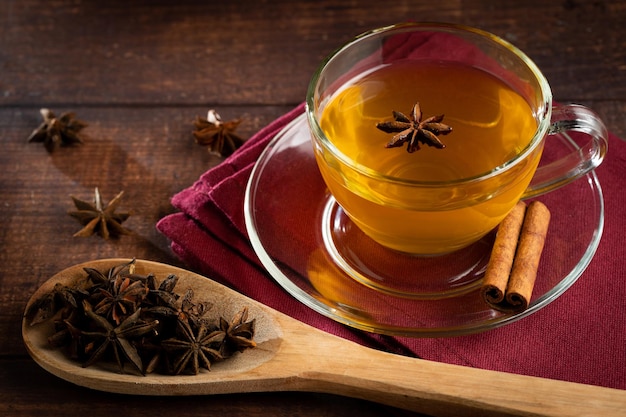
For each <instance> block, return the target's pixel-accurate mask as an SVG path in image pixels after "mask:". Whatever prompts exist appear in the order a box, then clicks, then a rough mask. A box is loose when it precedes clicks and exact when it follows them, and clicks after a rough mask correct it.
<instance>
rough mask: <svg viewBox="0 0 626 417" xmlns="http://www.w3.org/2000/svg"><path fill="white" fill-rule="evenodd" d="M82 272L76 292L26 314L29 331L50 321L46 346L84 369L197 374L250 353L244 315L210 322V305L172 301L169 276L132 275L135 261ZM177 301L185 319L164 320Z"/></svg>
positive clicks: (63, 292) (63, 290) (46, 300)
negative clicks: (112, 365) (181, 304)
mask: <svg viewBox="0 0 626 417" xmlns="http://www.w3.org/2000/svg"><path fill="white" fill-rule="evenodd" d="M84 270H85V276H84V277H83V278H81V279H80V280H79V281H78V282H77V283H76V285H74V286H72V287H68V286H65V285H62V284H58V285H57V286H55V287H54V289H53V290H52V291H51V292H50V293H49V294H46V295H44V296H43V297H41V298H40V299H39V300H37V301H35V302H34V303H33V304H32V305H31V307H30V308H29V310H28V311H27V312H26V316H27V318H28V319H29V320H30V325H37V324H40V323H42V322H45V321H48V320H54V333H53V334H51V335H50V336H49V338H48V343H49V344H50V346H52V347H54V348H63V349H64V350H65V351H66V352H67V354H68V355H69V356H70V358H72V359H75V360H77V361H79V362H81V363H82V365H83V366H84V367H88V366H92V365H94V364H96V363H98V364H104V365H105V366H104V367H105V368H107V366H106V364H107V363H111V362H113V363H116V364H117V367H118V369H119V372H125V365H126V364H130V365H131V367H132V368H133V369H134V370H136V371H138V372H139V373H141V374H144V375H145V374H147V373H152V372H158V373H162V374H174V375H178V374H197V373H199V372H200V368H205V369H209V370H210V368H211V364H212V363H215V362H217V361H223V360H226V359H227V358H229V357H231V356H232V355H233V354H234V353H235V352H243V351H244V350H245V349H248V348H253V347H255V346H256V343H255V342H254V340H253V338H254V324H255V321H254V319H253V320H248V310H247V309H246V308H244V309H243V310H242V311H240V312H239V313H237V314H236V315H235V316H234V317H233V318H232V320H231V321H230V322H229V321H227V320H226V319H225V318H224V317H222V316H221V315H220V314H217V316H216V317H210V316H209V315H207V310H208V309H210V308H211V307H212V306H211V305H210V304H209V303H207V302H198V301H196V300H194V299H193V292H192V291H187V292H186V294H185V296H181V295H180V294H178V293H176V291H175V286H176V284H177V282H178V278H177V277H176V276H175V275H170V276H168V277H167V278H165V279H164V280H163V281H162V282H161V283H160V284H158V282H157V279H156V277H155V276H154V275H152V274H148V275H140V274H137V273H135V261H134V260H133V261H131V262H128V263H125V264H122V265H117V266H115V267H113V268H111V269H110V270H108V271H99V270H96V269H93V268H84ZM131 289H132V290H131ZM180 298H184V299H185V301H184V303H185V304H186V307H185V314H184V315H180V314H170V313H169V312H167V311H168V310H170V309H172V310H178V308H177V307H175V305H176V301H177V300H179V299H180ZM197 306H202V307H198V308H196V307H197Z"/></svg>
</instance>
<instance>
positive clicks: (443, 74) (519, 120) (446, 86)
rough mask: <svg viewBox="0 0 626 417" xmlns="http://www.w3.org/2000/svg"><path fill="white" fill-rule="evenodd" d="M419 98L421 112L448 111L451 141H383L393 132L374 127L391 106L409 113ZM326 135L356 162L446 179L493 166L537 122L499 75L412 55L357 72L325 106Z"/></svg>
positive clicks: (517, 147) (523, 142)
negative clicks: (440, 145) (410, 147)
mask: <svg viewBox="0 0 626 417" xmlns="http://www.w3.org/2000/svg"><path fill="white" fill-rule="evenodd" d="M416 102H419V103H420V106H421V108H422V112H423V119H426V118H428V117H430V116H434V115H439V114H444V115H445V118H444V120H443V122H444V123H446V124H448V125H450V126H452V128H453V132H452V133H450V134H449V135H447V136H440V139H441V140H442V141H443V142H444V143H445V144H446V148H445V149H435V148H431V147H429V146H427V145H421V149H419V150H418V151H416V152H414V153H412V154H409V153H408V152H406V149H405V147H400V148H392V149H385V144H386V143H387V142H388V141H389V140H390V139H391V137H392V136H393V134H389V133H385V132H382V131H380V130H378V129H377V128H376V123H377V122H381V121H386V120H392V119H393V117H392V110H397V111H400V112H402V113H404V114H405V115H407V116H410V113H411V109H412V108H413V105H414V104H415V103H416ZM320 124H321V126H322V129H323V130H324V132H325V133H326V135H327V137H328V138H329V139H330V140H331V142H333V143H334V144H335V146H336V147H337V148H338V149H339V150H340V151H341V152H343V153H344V154H345V155H347V156H349V157H351V158H353V159H354V160H355V161H356V162H357V163H360V164H363V165H365V166H366V167H369V168H371V169H374V170H376V171H378V172H381V173H384V174H386V175H391V176H395V177H400V178H404V179H411V180H421V181H446V180H455V179H461V178H468V177H473V176H476V175H480V174H483V173H485V172H488V171H491V170H492V169H494V168H495V167H497V166H499V165H502V164H503V163H505V162H506V161H508V160H510V159H511V158H513V157H514V156H515V155H517V154H518V153H520V152H521V151H522V150H523V149H524V148H525V147H526V146H527V145H528V143H529V141H530V140H531V138H532V137H533V135H534V133H535V131H536V128H537V124H536V121H535V119H534V118H533V114H532V110H531V108H530V106H529V105H528V103H527V102H526V101H525V100H524V98H523V97H521V96H520V95H519V94H518V93H517V92H515V91H514V90H513V89H511V88H510V87H509V86H508V85H506V84H505V83H504V82H502V81H501V80H500V79H498V78H496V77H495V76H493V75H491V74H488V73H486V72H484V71H482V70H479V69H476V68H471V67H467V66H462V65H452V64H441V63H430V62H418V63H415V62H407V63H405V64H398V63H394V65H391V66H381V67H379V68H377V69H376V70H374V71H372V72H369V73H368V74H366V75H365V76H362V77H361V78H359V79H357V80H354V81H353V82H351V83H350V84H348V85H347V86H346V87H345V88H342V89H341V90H340V91H339V92H338V94H336V95H335V96H334V97H333V98H331V100H330V101H329V103H328V104H327V106H326V108H325V109H324V111H323V113H322V116H321V119H320Z"/></svg>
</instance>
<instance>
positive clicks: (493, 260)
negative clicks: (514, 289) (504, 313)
mask: <svg viewBox="0 0 626 417" xmlns="http://www.w3.org/2000/svg"><path fill="white" fill-rule="evenodd" d="M525 214H526V204H524V202H522V201H520V202H519V203H517V205H516V206H515V207H514V208H513V210H512V211H511V212H510V213H509V214H508V215H507V216H506V217H505V218H504V220H503V221H502V223H500V225H499V226H498V231H497V233H496V239H495V241H494V243H493V249H492V250H491V257H490V258H489V263H488V264H487V270H486V271H485V276H484V278H483V284H482V287H481V295H482V297H483V299H484V300H485V302H486V303H487V304H489V306H491V307H492V308H497V306H498V305H499V304H500V303H502V302H503V301H504V294H505V292H506V287H507V285H508V282H509V276H510V275H511V269H512V268H513V259H514V258H515V251H516V249H517V241H518V239H519V235H520V232H521V230H522V224H523V222H524V215H525Z"/></svg>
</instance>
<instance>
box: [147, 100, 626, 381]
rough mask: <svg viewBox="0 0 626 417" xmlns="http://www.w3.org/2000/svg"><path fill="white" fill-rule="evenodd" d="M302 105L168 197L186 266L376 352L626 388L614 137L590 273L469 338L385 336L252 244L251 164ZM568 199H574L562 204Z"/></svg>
mask: <svg viewBox="0 0 626 417" xmlns="http://www.w3.org/2000/svg"><path fill="white" fill-rule="evenodd" d="M303 111H304V106H303V105H299V106H298V107H296V108H295V109H293V110H292V111H290V112H289V113H287V114H285V115H284V116H282V117H280V118H279V119H277V120H275V121H274V122H272V123H271V124H269V125H268V126H266V127H265V128H263V129H262V130H260V131H259V132H258V133H257V134H255V135H254V136H253V137H251V138H250V139H249V140H248V141H247V142H246V143H245V144H244V146H242V147H241V148H240V149H239V150H238V151H237V152H235V153H234V154H233V155H231V156H230V157H229V158H227V159H226V160H224V162H223V163H222V164H220V165H218V166H217V167H215V168H213V169H211V170H209V171H207V172H206V173H205V174H203V175H202V176H201V177H200V178H199V179H198V181H196V182H195V183H194V184H193V185H192V186H191V187H189V188H187V189H185V190H183V191H182V192H180V193H178V194H176V195H175V196H174V197H173V198H172V204H173V205H174V206H175V207H176V208H177V209H178V210H180V212H178V213H175V214H172V215H168V216H166V217H164V218H163V219H161V220H160V221H159V223H158V224H157V228H158V230H160V231H161V233H163V234H164V235H165V236H167V237H168V238H169V239H171V242H172V243H171V247H172V250H173V251H174V252H175V253H176V254H177V255H178V256H179V257H180V258H181V259H182V260H183V261H184V262H185V263H186V264H187V265H188V267H189V268H190V269H192V270H195V271H198V272H199V273H202V274H204V275H206V276H208V277H210V278H212V279H215V280H216V281H219V282H222V283H224V284H226V285H228V286H230V287H231V288H234V289H235V290H237V291H239V292H241V293H243V294H245V295H247V296H249V297H251V298H253V299H256V300H258V301H260V302H262V303H264V304H266V305H268V306H270V307H272V308H274V309H277V310H279V311H281V312H283V313H285V314H287V315H290V316H292V317H294V318H297V319H299V320H300V321H302V322H305V323H307V324H310V325H312V326H315V327H317V328H320V329H322V330H325V331H327V332H329V333H333V334H336V335H338V336H340V337H343V338H346V339H349V340H352V341H355V342H357V343H360V344H363V345H366V346H370V347H373V348H376V349H381V350H385V351H389V352H394V353H397V354H403V355H407V356H416V357H421V358H424V359H428V360H434V361H440V362H446V363H451V364H458V365H464V366H472V367H477V368H483V369H491V370H498V371H504V372H511V373H517V374H524V375H533V376H540V377H545V378H552V379H560V380H566V381H573V382H580V383H587V384H593V385H600V386H606V387H613V388H620V389H626V303H625V300H626V273H625V272H624V271H626V251H625V250H624V247H625V246H626V234H624V231H625V230H626V216H625V215H624V207H626V198H625V193H623V183H622V179H623V177H624V174H625V173H626V169H625V168H626V143H625V142H624V141H621V140H620V139H619V138H617V137H616V136H615V135H613V134H611V135H610V138H609V152H608V154H607V158H606V159H605V161H604V163H603V164H602V165H601V167H600V168H598V169H597V170H596V172H597V174H598V177H599V180H600V184H601V186H602V189H603V193H604V200H605V229H604V234H603V237H602V241H601V243H600V246H599V248H598V250H597V252H596V255H595V257H594V259H593V260H592V262H591V264H590V265H589V267H588V269H587V270H586V271H585V272H584V274H583V275H582V276H581V277H580V278H579V279H578V281H577V282H576V283H575V284H574V285H573V286H572V287H571V288H570V289H569V290H568V291H566V292H565V293H564V294H563V295H562V296H561V297H559V298H558V299H557V300H555V301H554V302H552V303H551V304H550V305H548V306H547V307H545V308H543V309H542V310H540V311H538V312H536V313H534V314H532V315H530V316H529V317H526V318H524V319H522V320H519V321H517V322H514V323H511V324H509V325H506V326H504V327H500V328H497V329H494V330H490V331H487V332H483V333H478V334H475V335H469V336H459V337H451V338H405V337H391V336H385V335H378V334H370V333H367V332H363V331H359V330H356V329H352V328H350V327H347V326H344V325H342V324H339V323H337V322H335V321H333V320H331V319H329V318H326V317H325V316H322V315H321V314H318V313H317V312H315V311H313V310H311V309H310V308H308V307H306V306H304V305H303V304H301V303H300V302H298V301H297V300H295V299H294V298H293V297H292V296H290V295H289V294H288V293H286V292H285V291H284V290H283V289H282V288H281V287H280V286H279V285H278V284H277V283H275V281H274V280H273V279H272V277H271V276H270V275H269V274H268V273H267V272H266V271H265V269H264V268H263V266H262V265H261V263H260V261H259V260H258V258H257V256H256V254H255V253H254V251H253V250H252V248H251V246H250V242H249V240H248V237H247V233H246V229H245V222H244V218H243V200H244V194H245V188H246V184H247V181H248V178H249V176H250V173H251V170H252V168H253V166H254V164H255V162H256V160H257V158H258V157H259V155H260V153H261V152H262V151H263V149H264V148H265V146H266V145H267V144H268V143H269V141H270V140H271V139H272V138H273V137H274V136H275V135H276V134H277V133H278V132H279V131H280V130H281V129H282V128H283V127H284V126H285V125H286V124H288V123H289V122H291V121H292V120H293V119H294V118H295V117H296V116H298V115H300V114H301V113H302V112H303ZM573 195H574V194H573ZM572 203H573V204H575V200H574V201H563V202H562V203H561V204H572ZM575 221H585V219H575Z"/></svg>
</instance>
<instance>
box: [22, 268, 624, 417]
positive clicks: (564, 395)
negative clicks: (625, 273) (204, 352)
mask: <svg viewBox="0 0 626 417" xmlns="http://www.w3.org/2000/svg"><path fill="white" fill-rule="evenodd" d="M128 261H129V260H128V259H104V260H96V261H91V262H87V263H84V264H79V265H75V266H72V267H70V268H67V269H65V270H63V271H61V272H59V273H57V274H56V275H54V276H53V277H52V278H50V279H49V280H48V281H46V282H45V283H44V284H43V285H42V286H41V287H40V288H39V289H38V290H37V291H36V292H35V293H34V294H33V296H32V297H31V299H30V300H29V302H28V305H27V307H26V310H27V311H28V308H29V307H30V305H31V304H32V303H34V302H35V301H36V300H37V299H39V298H40V297H41V296H42V295H44V294H46V293H48V292H50V291H51V290H52V288H53V287H54V285H55V284H57V283H61V284H65V285H71V284H73V283H74V282H76V281H78V280H79V279H82V278H83V277H84V275H85V273H84V271H83V268H84V267H91V268H95V269H98V270H101V271H102V270H107V269H109V268H111V267H113V266H116V265H120V264H123V263H127V262H128ZM135 271H136V273H138V274H142V275H146V274H148V273H153V274H154V275H155V276H156V277H157V278H162V277H165V276H167V275H169V274H175V275H177V276H178V278H179V281H178V284H177V286H178V287H179V288H184V289H187V288H192V289H193V290H194V294H195V298H196V299H198V300H202V301H208V302H210V303H212V305H213V307H212V308H215V309H217V310H218V311H219V312H220V314H221V315H223V316H225V317H232V316H233V315H235V314H236V313H237V312H238V311H240V310H241V309H242V308H244V307H247V308H248V311H249V318H251V319H255V321H256V324H255V336H254V340H255V342H256V343H257V346H256V347H255V348H253V349H248V350H246V351H244V352H242V353H237V354H236V355H234V356H233V357H231V358H229V359H228V360H225V361H222V362H217V363H215V364H213V365H212V366H211V370H210V371H205V370H203V371H201V372H200V373H199V374H198V375H177V376H171V375H158V374H148V375H146V376H142V375H140V374H134V373H127V374H120V373H117V372H116V370H115V365H112V366H111V369H107V366H106V365H99V364H97V365H93V366H91V367H88V368H83V367H82V366H81V364H80V363H78V362H76V361H74V360H72V359H70V358H68V357H67V356H66V355H65V353H64V352H62V351H61V350H59V349H53V348H51V347H49V346H48V342H47V338H48V337H49V336H50V335H51V334H52V333H53V331H52V324H51V323H49V322H45V323H41V324H37V325H34V326H31V325H30V324H29V323H28V322H27V320H26V319H24V320H23V322H22V335H23V339H24V344H25V346H26V349H27V350H28V353H29V354H30V355H31V356H32V358H33V359H34V360H35V361H36V362H37V363H38V364H39V365H40V366H41V367H43V368H44V369H45V370H47V371H48V372H50V373H52V374H54V375H56V376H58V377H60V378H62V379H64V380H67V381H69V382H72V383H74V384H77V385H80V386H84V387H88V388H92V389H96V390H101V391H107V392H115V393H123V394H135V395H159V396H161V395H209V394H224V393H247V392H270V391H309V392H326V393H333V394H338V395H344V396H348V397H354V398H361V399H366V400H369V401H375V402H379V403H383V404H387V405H391V406H395V407H398V408H404V409H409V410H414V411H419V412H422V413H425V414H428V415H433V416H437V415H481V416H487V415H498V416H503V415H529V414H532V415H554V416H557V415H558V416H564V415H577V416H579V415H588V414H594V415H603V416H611V415H615V416H617V415H621V413H622V412H623V410H624V409H626V392H625V391H621V390H616V389H610V388H601V387H596V386H590V385H583V384H576V383H571V382H563V381H556V380H549V379H543V378H536V377H529V376H522V375H514V374H508V373H503V372H495V371H487V370H481V369H474V368H468V367H462V366H458V365H449V364H443V363H438V362H431V361H426V360H421V359H414V358H408V357H403V356H398V355H394V354H390V353H385V352H381V351H377V350H373V349H369V348H366V347H363V346H360V345H358V344H356V343H353V342H350V341H347V340H344V339H341V338H338V337H336V336H333V335H330V334H327V333H324V332H322V331H320V330H318V329H315V328H313V327H311V326H308V325H306V324H303V323H301V322H299V321H297V320H295V319H293V318H291V317H288V316H286V315H284V314H282V313H280V312H278V311H276V310H273V309H271V308H269V307H267V306H265V305H263V304H261V303H258V302H256V301H254V300H252V299H250V298H248V297H245V296H243V295H241V294H239V293H237V292H235V291H233V290H231V289H229V288H227V287H225V286H223V285H221V284H219V283H217V282H215V281H212V280H210V279H208V278H206V277H204V276H201V275H198V274H195V273H193V272H190V271H187V270H184V269H181V268H177V267H174V266H170V265H166V264H161V263H157V262H151V261H144V260H137V261H136V263H135Z"/></svg>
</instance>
